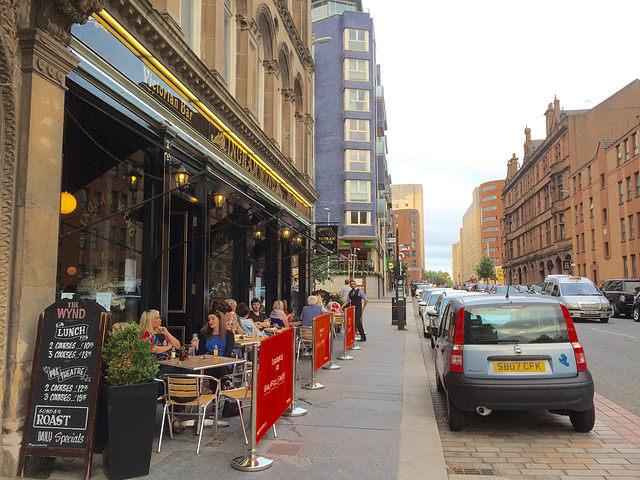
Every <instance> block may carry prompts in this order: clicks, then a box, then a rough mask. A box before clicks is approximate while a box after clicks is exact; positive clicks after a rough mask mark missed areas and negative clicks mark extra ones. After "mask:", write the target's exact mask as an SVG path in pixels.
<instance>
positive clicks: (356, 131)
mask: <svg viewBox="0 0 640 480" xmlns="http://www.w3.org/2000/svg"><path fill="white" fill-rule="evenodd" d="M344 138H345V140H350V141H354V142H368V141H369V120H361V119H358V118H347V119H346V120H345V121H344Z"/></svg>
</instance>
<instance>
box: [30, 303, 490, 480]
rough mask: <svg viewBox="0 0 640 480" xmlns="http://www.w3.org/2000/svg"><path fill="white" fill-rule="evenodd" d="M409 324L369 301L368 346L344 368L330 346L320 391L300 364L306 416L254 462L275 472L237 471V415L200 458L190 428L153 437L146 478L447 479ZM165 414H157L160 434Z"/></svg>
mask: <svg viewBox="0 0 640 480" xmlns="http://www.w3.org/2000/svg"><path fill="white" fill-rule="evenodd" d="M407 317H408V318H409V321H408V322H407V324H408V326H407V328H406V329H405V330H404V331H399V330H398V327H397V326H396V325H391V297H390V296H388V297H387V298H384V299H380V300H373V299H372V300H371V301H370V302H369V304H368V306H367V308H366V310H365V314H364V325H365V329H366V331H367V341H366V342H357V343H356V345H358V346H361V347H362V348H361V349H360V350H350V351H349V354H350V355H351V356H352V357H353V360H344V361H341V360H338V359H337V357H339V356H341V355H342V353H343V352H344V337H343V336H342V335H339V336H338V337H337V339H335V340H334V343H333V348H334V350H333V357H332V358H333V362H334V363H336V364H338V365H340V366H341V368H340V369H338V370H324V369H320V370H318V371H317V372H316V377H315V379H316V381H317V382H319V383H322V384H324V385H325V388H324V389H321V390H305V389H302V388H301V386H302V385H305V384H309V383H310V379H311V361H310V359H308V358H301V359H300V361H299V362H298V373H299V375H300V378H299V380H298V382H297V384H296V405H297V406H298V407H302V408H305V409H307V411H308V413H307V414H306V415H304V416H300V417H281V418H280V419H279V420H278V422H277V424H276V428H277V438H274V436H273V431H272V430H270V431H269V432H268V433H266V434H265V436H264V437H263V439H262V440H261V441H260V443H259V444H258V447H257V450H258V454H259V455H263V456H267V457H270V458H272V459H273V464H272V466H271V467H270V468H269V469H267V470H262V471H257V472H256V471H253V472H241V471H238V470H235V469H233V468H232V467H231V462H232V460H233V459H234V458H236V457H241V456H244V455H247V454H248V448H247V446H246V445H245V443H244V438H243V434H242V429H241V427H240V420H239V417H233V418H231V419H229V420H230V422H229V423H230V425H229V427H225V428H220V429H219V433H218V438H217V439H214V438H213V437H212V436H211V433H210V432H211V431H210V430H207V431H205V432H204V436H203V439H202V446H201V449H200V454H199V455H196V453H195V450H196V442H197V437H195V435H194V429H193V428H187V429H185V431H184V433H182V434H181V435H174V439H173V440H171V439H170V438H169V437H168V435H167V436H166V437H165V439H164V440H163V442H162V450H161V451H160V453H158V452H157V438H156V439H155V442H154V450H153V455H152V459H151V471H150V473H149V475H150V476H151V477H153V478H154V479H158V480H164V479H167V480H169V479H171V480H175V479H176V478H181V477H188V478H192V479H197V478H215V479H218V480H225V479H234V480H236V479H242V478H251V479H256V480H258V479H278V480H281V479H289V478H291V479H294V478H295V479H296V480H300V479H311V478H313V479H332V480H333V479H336V478H342V479H345V478H358V479H359V478H368V479H399V480H410V479H411V480H413V479H416V478H426V479H430V480H447V479H448V478H450V477H449V475H448V473H447V468H446V465H445V462H444V456H443V453H442V447H441V444H440V435H439V433H438V426H437V423H436V420H435V417H434V410H433V404H432V401H431V395H430V392H429V383H428V378H427V371H426V367H425V363H424V361H423V355H422V351H421V345H420V337H419V336H418V332H417V331H416V323H415V321H414V319H413V307H412V304H411V301H409V305H408V309H407ZM160 413H161V409H160V408H158V419H157V424H158V425H157V427H158V428H157V432H158V434H159V431H160ZM134 429H135V426H132V433H133V431H134ZM165 435H166V433H165ZM81 473H82V461H81V459H57V460H56V462H55V465H54V467H53V470H52V471H49V472H46V473H44V474H42V473H41V474H39V475H38V477H39V478H50V479H52V480H55V479H69V478H81V477H82V475H81ZM90 478H91V479H97V480H98V479H99V480H101V479H103V478H106V477H105V475H104V473H103V470H102V458H101V455H94V459H93V466H92V471H91V477H90ZM452 478H453V477H452ZM465 479H467V480H469V476H468V475H465ZM492 480H496V477H492Z"/></svg>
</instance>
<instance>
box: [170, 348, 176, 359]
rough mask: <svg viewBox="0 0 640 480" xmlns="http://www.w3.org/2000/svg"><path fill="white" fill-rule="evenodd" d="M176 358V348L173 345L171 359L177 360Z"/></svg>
mask: <svg viewBox="0 0 640 480" xmlns="http://www.w3.org/2000/svg"><path fill="white" fill-rule="evenodd" d="M175 359H176V348H175V347H171V360H175Z"/></svg>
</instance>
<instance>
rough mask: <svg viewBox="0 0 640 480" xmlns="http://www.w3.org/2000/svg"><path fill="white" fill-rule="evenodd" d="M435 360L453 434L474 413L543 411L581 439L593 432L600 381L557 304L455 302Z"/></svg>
mask: <svg viewBox="0 0 640 480" xmlns="http://www.w3.org/2000/svg"><path fill="white" fill-rule="evenodd" d="M434 353H435V371H436V386H437V389H438V391H439V392H441V393H444V394H446V396H447V419H448V423H449V428H450V429H451V430H452V431H457V430H461V429H462V428H463V427H464V421H465V415H466V414H467V412H474V411H475V412H477V413H478V414H480V415H483V416H486V415H489V414H491V413H492V411H493V410H539V409H540V410H549V411H550V412H551V413H556V414H561V415H568V416H569V418H570V420H571V424H572V425H573V427H574V428H575V429H576V430H577V431H579V432H588V431H590V430H591V429H592V428H593V425H594V423H595V408H594V404H593V392H594V385H593V379H592V377H591V373H590V372H589V370H588V369H587V362H586V357H585V353H584V350H583V348H582V345H581V344H580V342H579V341H578V336H577V334H576V329H575V327H574V324H573V320H572V319H571V315H570V314H569V310H568V308H567V307H566V306H565V305H563V304H562V303H560V302H558V301H557V300H555V299H553V298H545V297H542V296H537V295H526V296H525V295H522V296H516V297H512V298H508V299H506V298H504V297H501V296H496V295H484V296H470V297H457V298H453V299H451V300H450V301H449V302H448V303H447V306H446V307H445V309H444V312H443V314H442V322H441V323H440V327H439V329H438V333H437V339H436V345H435V349H434Z"/></svg>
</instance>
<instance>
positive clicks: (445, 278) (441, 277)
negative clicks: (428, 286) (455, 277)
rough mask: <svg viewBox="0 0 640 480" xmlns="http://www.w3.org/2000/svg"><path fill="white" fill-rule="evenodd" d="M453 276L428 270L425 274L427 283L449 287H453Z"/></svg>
mask: <svg viewBox="0 0 640 480" xmlns="http://www.w3.org/2000/svg"><path fill="white" fill-rule="evenodd" d="M450 277H451V276H450V275H449V273H448V272H443V271H438V272H435V271H433V270H426V271H425V272H424V279H425V283H433V284H435V285H449V286H451V283H452V282H451V278H450Z"/></svg>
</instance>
